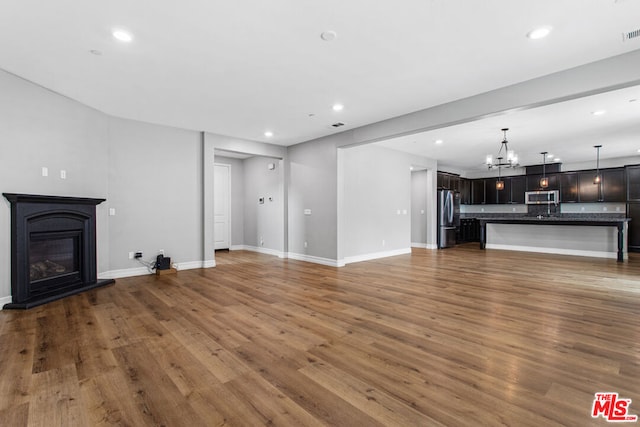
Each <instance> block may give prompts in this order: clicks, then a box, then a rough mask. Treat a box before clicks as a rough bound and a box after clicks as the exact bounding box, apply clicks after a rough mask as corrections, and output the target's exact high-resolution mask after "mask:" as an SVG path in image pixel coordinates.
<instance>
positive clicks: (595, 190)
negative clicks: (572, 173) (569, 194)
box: [578, 169, 602, 203]
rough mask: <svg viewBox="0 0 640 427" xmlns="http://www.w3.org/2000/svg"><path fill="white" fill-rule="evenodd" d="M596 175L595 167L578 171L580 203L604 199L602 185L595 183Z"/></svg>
mask: <svg viewBox="0 0 640 427" xmlns="http://www.w3.org/2000/svg"><path fill="white" fill-rule="evenodd" d="M595 176H596V171H595V169H594V170H588V171H580V172H578V201H579V202H580V203H591V202H599V201H601V200H602V199H601V198H602V185H601V184H594V183H593V179H594V178H595Z"/></svg>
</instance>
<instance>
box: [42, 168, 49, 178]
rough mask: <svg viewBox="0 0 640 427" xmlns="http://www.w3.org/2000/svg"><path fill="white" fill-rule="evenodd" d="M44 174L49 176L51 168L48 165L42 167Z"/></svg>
mask: <svg viewBox="0 0 640 427" xmlns="http://www.w3.org/2000/svg"><path fill="white" fill-rule="evenodd" d="M42 176H49V168H48V167H46V166H43V167H42Z"/></svg>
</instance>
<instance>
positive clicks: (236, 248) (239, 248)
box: [229, 245, 248, 251]
mask: <svg viewBox="0 0 640 427" xmlns="http://www.w3.org/2000/svg"><path fill="white" fill-rule="evenodd" d="M229 250H230V251H244V250H248V249H245V246H244V245H231V246H230V247H229Z"/></svg>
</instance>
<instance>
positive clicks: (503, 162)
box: [486, 128, 518, 172]
mask: <svg viewBox="0 0 640 427" xmlns="http://www.w3.org/2000/svg"><path fill="white" fill-rule="evenodd" d="M501 130H502V132H503V133H504V137H503V139H502V143H501V145H500V150H499V151H498V156H497V157H496V159H495V161H494V160H493V157H492V156H491V155H490V154H489V155H488V156H487V163H486V164H487V167H488V168H489V169H492V168H498V172H499V171H500V168H515V167H516V166H518V156H517V155H516V153H515V152H514V151H513V150H509V141H507V131H508V130H509V128H503V129H501Z"/></svg>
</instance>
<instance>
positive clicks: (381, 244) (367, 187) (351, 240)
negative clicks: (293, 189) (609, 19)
mask: <svg viewBox="0 0 640 427" xmlns="http://www.w3.org/2000/svg"><path fill="white" fill-rule="evenodd" d="M344 154H345V157H344V175H343V176H344V205H343V206H344V226H345V227H344V233H345V235H344V257H345V259H348V258H350V257H357V256H361V255H366V254H373V253H377V252H387V251H394V250H398V249H406V248H409V247H411V215H410V210H411V171H410V169H409V167H410V165H411V161H410V159H408V157H409V156H407V155H406V154H403V153H400V152H398V151H393V150H389V149H386V148H382V147H376V146H370V145H363V146H359V147H355V148H350V149H346V150H344Z"/></svg>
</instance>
